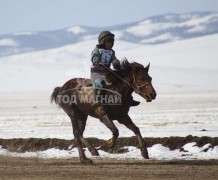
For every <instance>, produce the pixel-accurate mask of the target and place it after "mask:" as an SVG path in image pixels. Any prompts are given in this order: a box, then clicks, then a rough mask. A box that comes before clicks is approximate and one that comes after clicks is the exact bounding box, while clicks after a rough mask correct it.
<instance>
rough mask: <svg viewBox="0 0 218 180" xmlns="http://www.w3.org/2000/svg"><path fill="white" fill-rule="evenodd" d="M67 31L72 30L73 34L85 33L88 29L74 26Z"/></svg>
mask: <svg viewBox="0 0 218 180" xmlns="http://www.w3.org/2000/svg"><path fill="white" fill-rule="evenodd" d="M67 31H68V32H71V33H73V34H81V33H85V32H86V29H84V28H82V27H80V26H74V27H71V28H68V29H67Z"/></svg>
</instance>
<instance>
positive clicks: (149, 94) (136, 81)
mask: <svg viewBox="0 0 218 180" xmlns="http://www.w3.org/2000/svg"><path fill="white" fill-rule="evenodd" d="M130 66H131V69H132V70H131V73H129V78H131V82H132V83H131V84H132V87H133V89H134V91H135V92H136V93H138V94H139V95H140V96H142V97H143V98H145V99H146V101H147V102H151V101H152V100H154V99H155V98H156V95H157V94H156V91H155V90H154V88H153V86H152V83H151V81H152V78H151V77H150V76H149V74H148V71H149V67H150V63H149V64H148V65H147V66H146V67H144V66H143V65H141V64H139V63H136V62H134V63H131V64H130Z"/></svg>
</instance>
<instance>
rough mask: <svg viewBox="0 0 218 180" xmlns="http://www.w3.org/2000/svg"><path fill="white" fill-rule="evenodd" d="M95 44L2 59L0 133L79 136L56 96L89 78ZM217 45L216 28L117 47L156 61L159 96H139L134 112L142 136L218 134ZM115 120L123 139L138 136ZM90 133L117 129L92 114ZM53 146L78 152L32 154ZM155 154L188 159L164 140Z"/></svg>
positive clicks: (95, 134) (133, 56)
mask: <svg viewBox="0 0 218 180" xmlns="http://www.w3.org/2000/svg"><path fill="white" fill-rule="evenodd" d="M95 44H96V42H95V41H93V40H90V41H89V40H88V41H86V42H82V43H77V44H72V45H68V46H65V47H61V48H57V49H51V50H46V51H39V52H32V53H27V54H20V55H14V56H9V57H5V58H0V77H1V78H0V84H1V86H0V93H1V96H0V102H1V103H0V138H29V137H34V138H48V137H49V138H64V139H72V137H73V136H72V128H71V123H70V120H69V118H68V117H67V115H66V114H65V113H64V112H63V111H62V110H60V109H58V108H57V107H56V105H51V104H50V102H49V98H50V94H51V93H52V90H53V88H54V87H56V86H61V85H63V83H64V82H65V81H67V80H69V79H70V78H73V77H89V68H90V65H91V63H90V53H91V50H92V49H93V47H94V46H95ZM217 48H218V35H217V34H215V35H210V36H205V37H202V38H195V39H191V40H183V41H177V42H172V43H167V44H162V45H155V46H154V45H153V46H152V45H138V44H132V43H127V42H124V41H117V42H116V45H115V47H114V49H115V50H116V52H117V54H116V55H117V57H118V58H119V59H122V58H123V57H127V58H128V59H129V60H130V61H136V62H139V63H142V64H144V65H147V64H148V63H149V62H150V63H151V67H150V75H151V77H152V78H153V85H154V87H155V89H156V91H157V99H156V100H155V101H153V102H151V103H146V102H145V101H144V100H143V99H142V98H141V97H139V96H138V95H136V94H134V98H135V99H138V100H140V101H141V104H140V105H139V106H138V107H134V108H132V109H131V111H130V113H129V114H130V116H131V117H132V119H133V121H134V122H135V124H136V125H137V126H138V127H139V128H140V130H141V133H142V135H143V137H167V136H187V135H194V136H211V137H217V136H218V83H217V77H218V55H217ZM115 124H116V125H117V127H118V129H119V130H120V136H121V137H130V136H133V135H134V134H133V133H132V132H131V131H129V130H128V129H127V128H126V127H124V126H122V125H120V124H118V123H117V122H115ZM84 136H85V137H97V138H100V139H108V138H110V137H111V132H110V131H109V130H108V129H107V128H106V127H105V126H104V125H103V124H102V123H100V122H99V120H97V119H94V118H89V119H88V122H87V127H86V131H85V134H84ZM187 147H189V149H193V148H190V147H193V146H192V145H187ZM128 148H129V151H130V152H129V153H131V152H133V153H132V155H129V154H125V155H127V156H128V157H130V158H134V157H133V156H137V157H138V156H139V155H138V154H140V153H139V152H138V150H137V149H134V148H132V147H128ZM190 151H191V150H190ZM196 151H198V155H196V156H192V157H193V158H202V157H203V158H206V159H207V156H208V157H210V158H213V157H214V158H216V159H217V158H218V157H217V154H218V150H217V147H215V148H214V149H210V150H209V151H207V153H209V154H216V156H213V155H211V156H209V155H206V154H205V152H203V150H202V149H201V150H199V149H198V150H196ZM50 152H52V153H51V154H53V153H54V154H60V156H62V154H63V156H64V157H68V156H73V154H74V150H71V151H66V152H65V151H61V152H59V150H54V149H53V150H50V151H49V150H48V151H46V152H37V153H35V154H34V153H33V156H40V157H43V156H44V155H45V154H46V153H47V154H49V153H50ZM149 152H150V153H151V157H153V158H158V157H159V156H158V155H160V154H164V155H163V156H160V157H162V158H163V159H164V158H180V157H181V158H184V159H185V158H186V156H184V155H182V154H186V153H184V152H179V150H178V151H177V150H175V151H173V152H172V151H169V150H168V149H167V148H164V147H162V146H161V145H155V146H153V147H151V148H150V151H149ZM154 152H155V153H154ZM4 153H6V154H10V153H9V152H6V151H5V150H4V149H0V154H4ZM179 153H180V154H179ZM188 153H189V152H187V154H188ZM190 153H191V154H193V153H192V152H190ZM100 154H102V155H103V156H113V157H115V156H116V155H108V154H104V152H100ZM13 155H16V154H13ZM125 155H119V157H120V158H122V157H123V156H125ZM204 155H205V156H204ZM47 156H49V155H47ZM55 156H56V155H54V157H55ZM187 156H189V155H187ZM139 157H140V156H139Z"/></svg>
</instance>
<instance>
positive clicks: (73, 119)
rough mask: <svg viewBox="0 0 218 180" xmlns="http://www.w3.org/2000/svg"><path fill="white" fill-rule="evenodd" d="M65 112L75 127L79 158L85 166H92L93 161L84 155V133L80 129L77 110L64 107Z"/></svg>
mask: <svg viewBox="0 0 218 180" xmlns="http://www.w3.org/2000/svg"><path fill="white" fill-rule="evenodd" d="M62 108H63V109H64V111H65V112H66V113H67V115H68V116H69V117H70V119H71V122H72V126H73V135H74V141H75V144H76V146H77V149H78V151H79V157H80V161H81V162H82V163H85V164H92V163H93V162H92V160H90V159H88V158H87V157H86V155H85V153H84V150H83V147H82V142H81V137H82V132H81V131H80V129H79V123H78V119H77V118H78V115H77V111H78V110H76V109H72V108H67V107H62Z"/></svg>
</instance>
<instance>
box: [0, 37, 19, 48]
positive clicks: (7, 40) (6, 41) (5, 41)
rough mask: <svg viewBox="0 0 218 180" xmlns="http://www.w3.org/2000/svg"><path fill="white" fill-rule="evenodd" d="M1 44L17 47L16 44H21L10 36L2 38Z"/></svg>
mask: <svg viewBox="0 0 218 180" xmlns="http://www.w3.org/2000/svg"><path fill="white" fill-rule="evenodd" d="M0 46H14V47H16V46H19V44H18V43H17V42H16V41H14V40H12V39H10V38H5V39H0Z"/></svg>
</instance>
